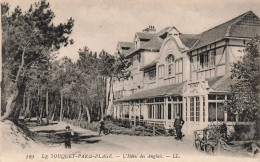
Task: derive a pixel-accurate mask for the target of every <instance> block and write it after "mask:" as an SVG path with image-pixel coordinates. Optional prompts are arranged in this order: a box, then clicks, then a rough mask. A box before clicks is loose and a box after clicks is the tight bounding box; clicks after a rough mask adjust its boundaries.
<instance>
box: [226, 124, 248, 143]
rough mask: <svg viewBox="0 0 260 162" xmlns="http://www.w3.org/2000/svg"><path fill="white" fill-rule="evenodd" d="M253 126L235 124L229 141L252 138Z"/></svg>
mask: <svg viewBox="0 0 260 162" xmlns="http://www.w3.org/2000/svg"><path fill="white" fill-rule="evenodd" d="M250 136H252V135H251V126H249V125H239V124H236V125H234V132H232V133H231V134H230V136H229V137H228V140H229V141H240V140H247V139H250Z"/></svg>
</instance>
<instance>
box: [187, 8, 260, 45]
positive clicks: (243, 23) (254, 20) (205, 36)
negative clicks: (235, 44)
mask: <svg viewBox="0 0 260 162" xmlns="http://www.w3.org/2000/svg"><path fill="white" fill-rule="evenodd" d="M259 28H260V19H259V18H258V17H257V16H256V15H255V14H254V13H253V12H252V11H248V12H246V13H244V14H242V15H240V16H238V17H235V18H233V19H232V20H229V21H227V22H225V23H223V24H220V25H218V26H216V27H214V28H211V29H209V30H207V31H205V32H203V33H201V34H199V35H197V36H195V39H197V41H196V43H195V44H194V45H193V46H192V47H191V49H190V50H194V49H197V48H200V47H203V46H205V45H208V44H211V43H214V42H216V41H219V40H222V39H224V38H225V37H239V38H251V37H253V36H254V35H255V34H257V33H258V34H260V29H259Z"/></svg>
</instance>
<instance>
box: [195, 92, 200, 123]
mask: <svg viewBox="0 0 260 162" xmlns="http://www.w3.org/2000/svg"><path fill="white" fill-rule="evenodd" d="M196 121H200V100H199V97H196Z"/></svg>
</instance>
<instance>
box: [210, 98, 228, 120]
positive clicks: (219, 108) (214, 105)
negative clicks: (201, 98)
mask: <svg viewBox="0 0 260 162" xmlns="http://www.w3.org/2000/svg"><path fill="white" fill-rule="evenodd" d="M208 98H209V106H208V113H209V117H208V120H209V121H224V100H225V95H208Z"/></svg>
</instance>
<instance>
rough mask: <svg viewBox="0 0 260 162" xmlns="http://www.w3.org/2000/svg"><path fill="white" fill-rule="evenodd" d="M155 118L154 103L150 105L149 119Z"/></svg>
mask: <svg viewBox="0 0 260 162" xmlns="http://www.w3.org/2000/svg"><path fill="white" fill-rule="evenodd" d="M152 118H153V105H148V119H152Z"/></svg>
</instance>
